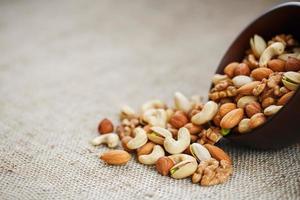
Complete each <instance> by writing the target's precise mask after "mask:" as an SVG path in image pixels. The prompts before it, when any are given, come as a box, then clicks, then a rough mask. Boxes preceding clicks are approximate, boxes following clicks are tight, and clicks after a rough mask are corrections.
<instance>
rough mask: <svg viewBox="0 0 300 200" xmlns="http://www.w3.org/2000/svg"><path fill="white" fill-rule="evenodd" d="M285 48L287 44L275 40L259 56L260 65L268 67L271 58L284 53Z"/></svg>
mask: <svg viewBox="0 0 300 200" xmlns="http://www.w3.org/2000/svg"><path fill="white" fill-rule="evenodd" d="M284 48H285V46H284V44H282V43H281V42H275V43H273V44H271V45H270V46H268V47H267V48H266V49H265V50H264V52H263V53H262V54H261V56H260V58H259V66H260V67H267V65H268V62H269V60H271V59H272V58H273V57H274V56H276V55H280V54H282V53H283V52H284Z"/></svg>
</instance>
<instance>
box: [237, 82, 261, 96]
mask: <svg viewBox="0 0 300 200" xmlns="http://www.w3.org/2000/svg"><path fill="white" fill-rule="evenodd" d="M258 84H260V81H252V82H250V83H247V84H245V85H243V86H242V87H240V88H239V89H237V92H238V94H242V95H252V91H253V89H254V88H256V86H257V85H258Z"/></svg>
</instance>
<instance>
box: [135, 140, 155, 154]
mask: <svg viewBox="0 0 300 200" xmlns="http://www.w3.org/2000/svg"><path fill="white" fill-rule="evenodd" d="M154 146H155V144H154V143H153V142H147V143H146V144H144V145H143V146H141V147H140V148H138V149H137V150H136V152H137V155H138V156H140V155H147V154H150V153H151V152H152V150H153V148H154Z"/></svg>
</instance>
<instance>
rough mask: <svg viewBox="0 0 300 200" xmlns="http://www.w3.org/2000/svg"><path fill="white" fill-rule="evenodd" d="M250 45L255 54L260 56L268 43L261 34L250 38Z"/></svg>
mask: <svg viewBox="0 0 300 200" xmlns="http://www.w3.org/2000/svg"><path fill="white" fill-rule="evenodd" d="M250 46H251V49H252V51H253V53H254V55H255V56H256V57H257V58H259V56H260V55H261V54H262V53H263V51H264V50H265V49H266V47H267V43H266V42H265V40H264V39H263V38H262V37H261V36H259V35H254V37H253V38H251V39H250Z"/></svg>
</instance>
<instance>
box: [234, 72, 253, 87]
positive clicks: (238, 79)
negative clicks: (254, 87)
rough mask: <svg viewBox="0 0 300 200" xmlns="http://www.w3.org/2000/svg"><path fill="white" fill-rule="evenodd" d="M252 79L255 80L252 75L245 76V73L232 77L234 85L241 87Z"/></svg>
mask: <svg viewBox="0 0 300 200" xmlns="http://www.w3.org/2000/svg"><path fill="white" fill-rule="evenodd" d="M252 81H253V79H252V78H251V77H249V76H245V75H238V76H235V77H234V78H233V79H232V82H233V84H234V86H236V87H241V86H243V85H245V84H247V83H250V82H252Z"/></svg>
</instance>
